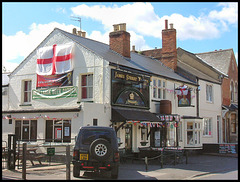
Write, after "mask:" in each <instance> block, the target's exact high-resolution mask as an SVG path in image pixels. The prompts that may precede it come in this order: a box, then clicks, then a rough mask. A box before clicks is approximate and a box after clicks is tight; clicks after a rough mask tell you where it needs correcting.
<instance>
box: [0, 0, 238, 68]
mask: <svg viewBox="0 0 240 182" xmlns="http://www.w3.org/2000/svg"><path fill="white" fill-rule="evenodd" d="M71 16H77V17H81V20H82V23H81V27H82V30H83V31H86V37H87V38H91V39H94V40H98V41H101V42H104V43H107V44H108V43H109V33H110V32H111V31H112V30H113V27H112V25H113V24H118V23H126V24H127V31H128V32H129V33H130V34H131V46H132V45H135V47H136V50H139V51H140V50H147V49H153V48H155V47H157V48H161V47H162V40H161V31H162V29H164V23H165V19H168V22H169V23H173V24H174V28H176V30H177V47H181V48H183V49H185V50H187V51H190V52H192V53H201V52H209V51H214V50H219V49H230V48H232V49H233V51H234V53H235V57H236V59H237V62H238V7H237V3H222V2H221V3H218V2H203V3H201V2H198V3H196V2H193V3H189V2H184V3H182V2H181V3H173V2H170V3H167V2H165V3H163V2H157V3H154V2H151V3H149V2H147V3H142V2H140V3H139V2H138V3H134V2H124V3H117V2H112V3H108V2H105V3H102V2H99V3H96V2H90V3H84V2H78V3H77V2H70V3H68V2H60V3H55V2H52V3H48V2H42V3H41V2H37V3H33V2H32V3H31V2H30V3H28V2H26V3H23V2H20V3H18V2H10V3H7V2H4V3H2V38H3V39H2V44H3V46H2V47H3V48H2V49H3V50H2V52H3V56H2V65H3V66H5V67H6V68H7V70H8V71H13V69H14V68H15V67H16V66H17V65H18V64H19V63H20V62H21V61H23V59H24V58H26V57H27V56H28V55H29V54H30V53H31V52H32V51H33V50H34V49H35V48H36V47H37V46H38V45H39V44H40V43H41V41H43V40H44V38H45V37H46V36H47V35H48V34H49V33H50V32H51V31H52V30H53V29H54V28H55V27H58V28H60V29H63V30H65V31H68V32H72V29H73V28H74V27H75V28H78V30H79V23H78V22H77V21H73V20H72V19H73V18H71Z"/></svg>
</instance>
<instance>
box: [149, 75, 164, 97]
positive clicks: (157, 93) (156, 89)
mask: <svg viewBox="0 0 240 182" xmlns="http://www.w3.org/2000/svg"><path fill="white" fill-rule="evenodd" d="M152 87H153V90H152V97H153V98H154V99H158V100H161V99H166V80H163V79H158V78H153V81H152Z"/></svg>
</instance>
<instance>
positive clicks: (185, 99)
mask: <svg viewBox="0 0 240 182" xmlns="http://www.w3.org/2000/svg"><path fill="white" fill-rule="evenodd" d="M175 92H176V94H177V96H178V107H188V106H190V105H191V91H190V89H189V88H187V86H186V85H184V86H181V87H179V88H177V89H175Z"/></svg>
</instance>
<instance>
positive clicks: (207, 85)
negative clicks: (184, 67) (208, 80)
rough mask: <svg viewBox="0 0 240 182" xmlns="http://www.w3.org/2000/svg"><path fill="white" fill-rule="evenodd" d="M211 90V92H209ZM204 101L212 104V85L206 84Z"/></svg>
mask: <svg viewBox="0 0 240 182" xmlns="http://www.w3.org/2000/svg"><path fill="white" fill-rule="evenodd" d="M210 88H211V92H210ZM206 101H207V102H209V103H213V85H212V84H206Z"/></svg>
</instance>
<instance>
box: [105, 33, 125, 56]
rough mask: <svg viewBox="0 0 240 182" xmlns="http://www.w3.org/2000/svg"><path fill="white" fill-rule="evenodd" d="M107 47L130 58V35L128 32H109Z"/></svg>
mask: <svg viewBox="0 0 240 182" xmlns="http://www.w3.org/2000/svg"><path fill="white" fill-rule="evenodd" d="M109 45H110V49H112V50H113V51H116V52H117V53H119V54H121V55H122V56H124V57H128V58H130V34H129V33H128V32H126V31H116V32H111V33H110V34H109Z"/></svg>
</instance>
